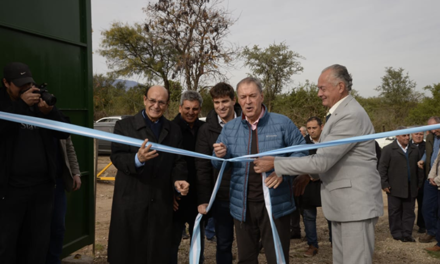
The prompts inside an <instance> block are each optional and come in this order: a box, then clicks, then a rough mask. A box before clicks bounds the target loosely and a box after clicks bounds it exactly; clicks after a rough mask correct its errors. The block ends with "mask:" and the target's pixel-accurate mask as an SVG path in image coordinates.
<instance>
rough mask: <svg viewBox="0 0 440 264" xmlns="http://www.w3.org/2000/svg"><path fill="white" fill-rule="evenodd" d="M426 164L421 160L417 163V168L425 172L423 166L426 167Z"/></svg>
mask: <svg viewBox="0 0 440 264" xmlns="http://www.w3.org/2000/svg"><path fill="white" fill-rule="evenodd" d="M424 164H425V163H424V162H423V160H419V161H417V166H419V169H422V170H423V165H424Z"/></svg>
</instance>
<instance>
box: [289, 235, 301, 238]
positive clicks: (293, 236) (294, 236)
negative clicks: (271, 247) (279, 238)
mask: <svg viewBox="0 0 440 264" xmlns="http://www.w3.org/2000/svg"><path fill="white" fill-rule="evenodd" d="M290 239H301V234H290Z"/></svg>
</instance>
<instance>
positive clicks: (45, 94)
mask: <svg viewBox="0 0 440 264" xmlns="http://www.w3.org/2000/svg"><path fill="white" fill-rule="evenodd" d="M46 86H47V83H43V84H40V85H35V87H36V88H38V89H40V90H39V91H34V92H33V93H39V94H40V95H41V99H43V100H44V101H45V102H46V104H47V105H50V106H52V105H55V104H56V103H57V98H56V97H55V96H53V95H52V94H50V93H49V91H48V90H46V89H45V88H46Z"/></svg>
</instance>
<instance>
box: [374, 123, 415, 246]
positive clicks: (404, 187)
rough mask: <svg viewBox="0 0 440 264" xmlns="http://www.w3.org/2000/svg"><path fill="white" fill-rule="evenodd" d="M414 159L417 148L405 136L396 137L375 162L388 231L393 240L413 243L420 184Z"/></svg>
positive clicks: (406, 135)
mask: <svg viewBox="0 0 440 264" xmlns="http://www.w3.org/2000/svg"><path fill="white" fill-rule="evenodd" d="M397 129H404V127H399V128H397ZM418 159H419V149H418V148H417V146H415V145H413V144H409V134H405V135H399V136H396V140H394V142H393V143H391V144H389V145H388V146H386V147H384V148H383V151H382V156H381V158H380V163H379V173H380V177H381V179H382V189H383V190H384V191H385V192H386V193H387V197H388V219H389V226H390V232H391V235H392V236H393V238H394V239H395V240H401V241H403V242H415V239H414V238H413V237H412V230H413V226H414V220H415V218H416V215H415V213H414V207H415V201H416V197H417V193H418V188H419V187H420V186H421V185H422V181H423V175H422V174H421V172H419V171H418V170H419V169H418V167H417V161H418Z"/></svg>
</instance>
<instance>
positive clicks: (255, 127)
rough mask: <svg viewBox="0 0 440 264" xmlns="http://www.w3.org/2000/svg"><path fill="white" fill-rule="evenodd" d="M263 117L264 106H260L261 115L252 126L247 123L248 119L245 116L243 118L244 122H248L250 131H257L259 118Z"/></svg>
mask: <svg viewBox="0 0 440 264" xmlns="http://www.w3.org/2000/svg"><path fill="white" fill-rule="evenodd" d="M263 115H264V105H262V106H261V113H260V116H259V117H258V119H257V120H255V122H253V123H252V124H251V123H250V122H249V119H248V118H247V116H245V118H246V121H248V123H249V124H250V125H251V128H252V130H255V129H257V125H258V122H259V121H260V118H262V117H263Z"/></svg>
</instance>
